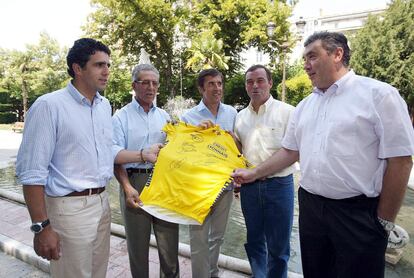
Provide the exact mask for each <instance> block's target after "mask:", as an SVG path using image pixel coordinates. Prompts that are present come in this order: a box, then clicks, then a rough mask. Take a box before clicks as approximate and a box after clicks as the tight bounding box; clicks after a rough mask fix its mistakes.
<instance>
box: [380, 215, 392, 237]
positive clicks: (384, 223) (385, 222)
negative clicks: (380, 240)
mask: <svg viewBox="0 0 414 278" xmlns="http://www.w3.org/2000/svg"><path fill="white" fill-rule="evenodd" d="M378 221H379V222H380V223H381V225H382V227H383V228H384V230H385V231H387V232H388V233H389V232H391V231H392V230H393V229H394V227H395V224H394V223H392V222H391V221H388V220H385V219H382V218H380V217H378Z"/></svg>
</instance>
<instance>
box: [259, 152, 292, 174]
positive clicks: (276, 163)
mask: <svg viewBox="0 0 414 278" xmlns="http://www.w3.org/2000/svg"><path fill="white" fill-rule="evenodd" d="M298 160H299V152H298V151H292V150H288V149H285V148H281V149H280V150H279V151H277V152H275V153H274V154H273V155H272V156H271V157H269V158H268V159H266V160H265V161H264V162H263V163H261V164H260V165H259V166H257V167H256V168H255V172H256V176H257V178H258V179H260V178H263V177H267V176H269V175H271V174H274V173H276V172H279V171H281V170H283V169H285V168H286V167H288V166H290V165H292V164H293V163H295V162H296V161H298Z"/></svg>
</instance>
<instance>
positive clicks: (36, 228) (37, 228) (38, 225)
mask: <svg viewBox="0 0 414 278" xmlns="http://www.w3.org/2000/svg"><path fill="white" fill-rule="evenodd" d="M49 224H50V221H49V219H46V220H45V221H43V222H35V223H32V226H30V230H31V231H32V232H33V233H35V234H38V233H40V232H41V231H43V229H44V228H45V227H46V226H47V225H49Z"/></svg>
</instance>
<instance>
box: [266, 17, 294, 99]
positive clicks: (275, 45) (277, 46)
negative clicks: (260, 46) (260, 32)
mask: <svg viewBox="0 0 414 278" xmlns="http://www.w3.org/2000/svg"><path fill="white" fill-rule="evenodd" d="M275 29H276V24H275V23H274V22H272V21H270V22H269V23H267V26H266V33H267V36H268V37H269V40H268V43H269V46H270V48H272V50H273V51H275V50H276V49H281V51H282V95H281V101H283V102H285V100H286V84H285V83H286V52H287V49H288V47H289V42H288V41H283V42H282V43H279V42H277V41H275V40H273V39H272V38H273V35H274V33H275Z"/></svg>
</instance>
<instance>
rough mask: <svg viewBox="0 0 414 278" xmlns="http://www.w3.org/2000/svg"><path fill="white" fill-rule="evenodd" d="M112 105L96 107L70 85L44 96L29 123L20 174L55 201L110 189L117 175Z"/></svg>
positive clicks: (98, 101) (99, 102)
mask: <svg viewBox="0 0 414 278" xmlns="http://www.w3.org/2000/svg"><path fill="white" fill-rule="evenodd" d="M111 147H112V126H111V106H110V104H109V101H108V100H107V99H106V98H104V97H102V96H101V95H100V94H99V93H98V92H97V93H96V95H95V97H94V100H93V103H92V104H91V102H90V101H89V100H88V99H87V98H86V97H84V96H83V95H81V94H80V93H79V91H78V90H77V89H76V88H75V87H74V86H73V85H72V84H71V83H69V84H68V86H67V87H66V88H63V89H61V90H58V91H55V92H53V93H49V94H46V95H43V96H41V97H39V98H38V99H37V100H36V102H35V103H34V104H33V105H32V106H31V108H30V110H29V112H28V114H27V117H26V122H25V128H24V133H23V140H22V143H21V145H20V149H19V152H18V155H17V162H16V174H17V176H18V178H19V180H20V182H21V183H22V184H23V185H43V186H45V191H46V194H47V195H49V196H64V195H67V194H69V193H71V192H73V191H82V190H84V189H87V188H96V187H103V186H105V185H106V184H107V183H108V181H109V180H110V179H111V177H112V174H113V162H114V160H113V156H112V152H111Z"/></svg>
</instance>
